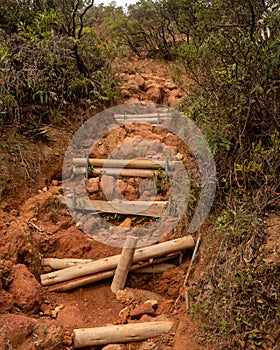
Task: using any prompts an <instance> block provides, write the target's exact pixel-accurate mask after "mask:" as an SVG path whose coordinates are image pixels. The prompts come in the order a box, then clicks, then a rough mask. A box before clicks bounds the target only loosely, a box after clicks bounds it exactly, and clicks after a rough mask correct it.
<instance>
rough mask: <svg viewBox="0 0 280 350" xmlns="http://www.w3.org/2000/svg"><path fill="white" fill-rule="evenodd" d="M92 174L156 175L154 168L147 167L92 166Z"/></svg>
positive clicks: (149, 176) (146, 176)
mask: <svg viewBox="0 0 280 350" xmlns="http://www.w3.org/2000/svg"><path fill="white" fill-rule="evenodd" d="M90 173H91V174H92V175H101V174H106V175H111V176H127V177H144V178H152V177H155V176H157V172H156V171H155V170H149V169H125V168H124V169H121V168H107V167H106V168H93V169H92V170H91V172H90Z"/></svg>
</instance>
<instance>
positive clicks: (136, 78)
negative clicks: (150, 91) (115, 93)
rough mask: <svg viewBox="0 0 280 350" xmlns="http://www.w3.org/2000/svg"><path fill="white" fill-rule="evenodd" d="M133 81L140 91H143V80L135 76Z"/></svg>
mask: <svg viewBox="0 0 280 350" xmlns="http://www.w3.org/2000/svg"><path fill="white" fill-rule="evenodd" d="M134 81H135V82H136V84H137V85H138V87H139V89H140V90H143V89H144V86H145V79H144V78H142V77H141V76H140V75H136V76H135V78H134Z"/></svg>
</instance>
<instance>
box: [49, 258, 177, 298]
mask: <svg viewBox="0 0 280 350" xmlns="http://www.w3.org/2000/svg"><path fill="white" fill-rule="evenodd" d="M176 256H178V253H172V254H170V255H167V256H166V257H164V258H160V259H157V260H152V261H146V262H141V263H139V264H134V265H132V266H131V267H130V271H135V270H137V272H138V270H139V269H142V268H145V267H147V266H151V265H155V266H153V268H155V267H156V264H158V263H161V262H163V261H166V260H170V259H173V258H174V257H176ZM58 260H59V259H58ZM114 274H115V270H110V271H106V272H100V273H96V274H94V275H90V276H84V277H79V278H75V279H73V280H70V281H67V282H62V283H57V284H55V285H53V286H51V287H50V288H49V289H48V291H49V292H66V291H68V290H71V289H74V288H78V287H82V286H85V285H87V284H90V283H94V282H97V281H101V280H103V279H106V278H110V277H113V276H114Z"/></svg>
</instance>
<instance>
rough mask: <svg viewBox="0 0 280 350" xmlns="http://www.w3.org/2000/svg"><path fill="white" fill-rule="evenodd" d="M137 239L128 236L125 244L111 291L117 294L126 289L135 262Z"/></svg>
mask: <svg viewBox="0 0 280 350" xmlns="http://www.w3.org/2000/svg"><path fill="white" fill-rule="evenodd" d="M137 240H138V238H137V237H134V236H127V237H126V240H125V242H124V246H123V250H122V253H121V256H120V259H119V262H118V265H117V269H116V272H115V276H114V278H113V282H112V284H111V291H112V292H113V293H115V294H116V293H117V291H118V290H121V289H124V286H125V283H126V279H127V275H128V272H129V269H130V266H131V263H132V261H133V256H134V252H135V249H136V246H137Z"/></svg>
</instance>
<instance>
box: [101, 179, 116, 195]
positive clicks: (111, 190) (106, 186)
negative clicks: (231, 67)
mask: <svg viewBox="0 0 280 350" xmlns="http://www.w3.org/2000/svg"><path fill="white" fill-rule="evenodd" d="M101 187H102V191H103V193H104V195H105V197H106V199H107V200H108V201H110V200H113V199H115V191H116V181H115V179H114V177H113V176H109V175H106V174H105V175H102V177H101Z"/></svg>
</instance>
